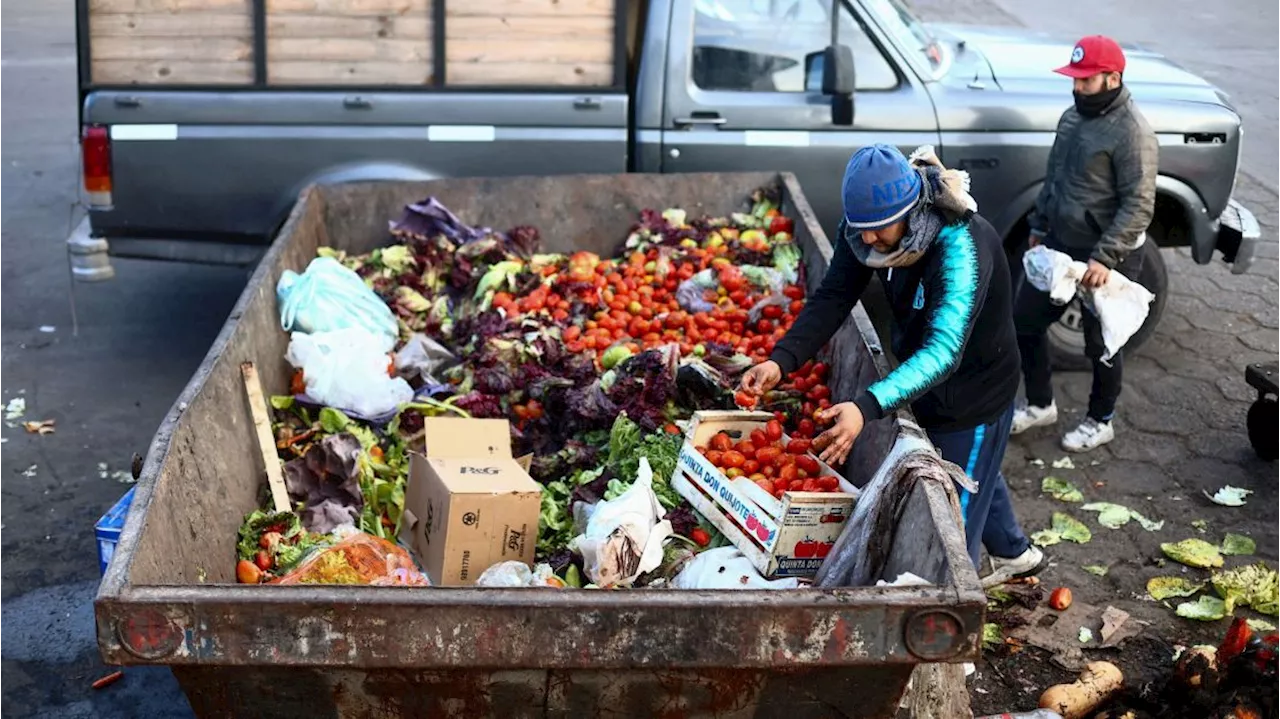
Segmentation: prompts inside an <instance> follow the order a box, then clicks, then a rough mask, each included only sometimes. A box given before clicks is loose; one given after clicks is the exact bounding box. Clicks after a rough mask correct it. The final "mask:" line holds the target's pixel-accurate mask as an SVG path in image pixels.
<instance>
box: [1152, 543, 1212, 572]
mask: <svg viewBox="0 0 1280 719" xmlns="http://www.w3.org/2000/svg"><path fill="white" fill-rule="evenodd" d="M1160 550H1161V551H1162V552H1164V553H1165V556H1167V557H1168V558H1169V559H1172V560H1173V561H1175V562H1181V563H1182V564H1185V565H1187V566H1188V567H1199V568H1201V569H1209V568H1211V567H1221V566H1222V555H1221V554H1219V553H1218V548H1217V547H1215V546H1213V545H1212V544H1209V543H1208V542H1206V541H1204V540H1203V539H1195V538H1192V539H1184V540H1182V541H1181V542H1176V543H1168V542H1166V543H1164V544H1161V545H1160Z"/></svg>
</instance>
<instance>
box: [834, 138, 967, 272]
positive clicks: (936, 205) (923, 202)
mask: <svg viewBox="0 0 1280 719" xmlns="http://www.w3.org/2000/svg"><path fill="white" fill-rule="evenodd" d="M908 161H909V162H910V163H911V167H912V169H914V170H915V171H916V173H917V174H918V175H919V176H920V197H918V198H917V199H916V204H915V206H914V207H912V208H911V211H910V212H909V213H907V217H906V222H907V231H906V233H905V234H904V235H903V237H902V241H901V242H899V243H898V246H897V247H896V248H895V249H894V250H893V251H892V252H888V253H882V252H877V251H876V250H875V249H874V248H872V247H871V246H870V245H868V244H866V243H864V242H863V241H862V232H861V231H860V230H855V229H852V228H850V227H849V226H848V224H847V223H845V222H844V221H843V220H841V222H840V230H841V234H842V235H843V236H844V241H845V242H848V243H849V246H850V247H851V248H852V249H853V254H854V256H855V257H857V258H858V261H859V262H861V263H862V264H864V265H866V266H868V267H876V268H879V267H908V266H910V265H913V264H915V263H916V262H917V261H918V260H919V259H920V258H921V257H923V256H924V253H925V252H927V251H928V250H929V246H930V245H932V244H933V240H934V238H936V237H937V236H938V232H939V231H940V230H942V228H943V227H945V226H947V225H948V224H950V223H951V222H954V221H956V220H962V219H968V217H969V216H970V215H972V214H973V213H975V212H977V211H978V203H977V202H976V201H975V200H974V199H973V197H972V196H971V195H970V194H969V173H967V172H965V171H963V170H949V169H947V168H946V167H943V165H942V161H941V160H939V159H938V156H937V154H936V153H934V150H933V146H932V145H925V146H924V147H921V148H919V149H917V150H916V151H915V152H913V153H911V157H909V158H908Z"/></svg>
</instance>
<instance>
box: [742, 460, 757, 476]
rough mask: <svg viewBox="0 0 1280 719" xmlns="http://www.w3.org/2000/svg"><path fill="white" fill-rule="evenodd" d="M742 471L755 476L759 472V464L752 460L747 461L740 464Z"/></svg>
mask: <svg viewBox="0 0 1280 719" xmlns="http://www.w3.org/2000/svg"><path fill="white" fill-rule="evenodd" d="M742 471H743V472H746V473H747V474H755V473H756V472H759V471H760V463H759V462H757V461H756V460H754V459H748V460H747V461H745V462H743V463H742Z"/></svg>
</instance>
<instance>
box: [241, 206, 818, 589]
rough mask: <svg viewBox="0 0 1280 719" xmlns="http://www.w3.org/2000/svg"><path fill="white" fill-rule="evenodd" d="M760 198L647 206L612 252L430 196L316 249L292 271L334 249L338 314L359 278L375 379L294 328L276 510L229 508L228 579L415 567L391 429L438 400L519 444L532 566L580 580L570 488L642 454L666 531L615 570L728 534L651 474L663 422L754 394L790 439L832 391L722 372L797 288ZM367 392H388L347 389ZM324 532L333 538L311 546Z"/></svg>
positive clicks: (763, 332)
mask: <svg viewBox="0 0 1280 719" xmlns="http://www.w3.org/2000/svg"><path fill="white" fill-rule="evenodd" d="M778 206H779V199H778V195H777V193H776V192H775V191H772V190H761V191H758V192H757V193H755V194H754V195H753V197H752V198H751V202H750V209H749V210H748V211H747V212H743V213H735V214H732V215H731V216H729V217H718V218H700V219H695V218H690V217H687V216H686V213H685V212H684V211H682V210H679V209H668V210H666V211H663V212H656V211H651V210H646V211H644V212H643V213H641V216H640V218H639V222H638V223H636V224H635V225H634V228H633V230H632V231H631V232H630V234H629V236H628V237H627V238H625V243H624V249H623V250H622V251H621V253H620V254H619V255H618V256H617V257H613V258H601V257H599V256H597V255H595V254H592V253H589V252H576V253H574V254H572V255H567V256H566V255H560V254H546V253H543V252H541V241H540V235H539V232H538V230H537V229H535V228H532V227H527V226H520V227H515V228H512V229H510V230H509V231H507V232H499V231H494V230H491V229H488V228H476V227H470V226H468V225H466V224H464V223H463V222H462V221H461V220H459V218H457V217H456V216H454V215H453V214H452V213H451V212H449V210H447V209H446V208H444V207H443V206H442V205H441V204H439V203H438V202H437V201H436V200H434V199H428V200H426V201H424V202H422V203H418V204H414V205H410V206H408V207H406V208H405V210H404V213H403V215H402V216H401V217H400V218H399V219H398V220H397V221H395V222H392V223H391V228H390V235H391V237H390V243H391V244H389V245H388V246H385V247H382V248H379V249H376V250H374V251H372V252H370V253H368V254H364V255H359V256H348V255H346V254H344V253H342V252H335V251H333V250H331V249H328V248H322V249H321V250H320V252H319V258H318V259H316V260H314V261H313V262H312V265H311V267H310V268H308V271H307V274H308V275H310V274H312V273H313V272H316V271H318V270H326V271H328V270H331V271H332V272H333V273H335V276H336V275H337V274H341V273H344V272H347V270H353V271H354V272H355V274H356V275H358V276H359V278H361V279H362V280H363V285H364V286H363V287H357V288H355V289H353V290H352V292H354V293H356V294H351V295H349V296H346V297H334V298H325V297H320V298H319V299H316V298H312V299H313V304H314V305H318V306H317V307H313V308H312V309H313V310H315V312H316V313H317V314H318V315H321V314H323V313H324V311H326V310H327V309H333V308H337V307H339V305H340V308H341V311H343V312H348V313H350V312H352V311H353V308H357V309H358V308H360V307H362V305H361V304H360V301H361V296H359V293H360V292H365V291H366V290H365V288H368V290H372V292H371V293H369V294H370V295H373V296H376V298H378V299H379V300H380V302H381V303H382V305H383V306H384V307H385V308H386V309H387V310H389V311H390V313H391V314H392V315H393V316H394V324H393V326H394V327H395V328H396V331H395V332H394V333H393V336H388V337H386V338H385V341H386V344H385V345H383V346H382V347H380V348H377V349H375V350H373V358H372V359H371V360H369V362H372V363H373V364H375V365H377V366H379V367H381V368H384V369H382V370H379V373H380V374H381V376H380V377H379V378H378V384H377V385H376V386H361V387H360V388H359V389H358V390H353V391H346V389H345V388H344V387H342V386H341V382H340V381H339V380H343V379H345V378H344V377H336V376H324V375H322V373H321V372H320V371H319V370H313V367H318V366H319V365H312V364H310V363H309V361H310V360H309V358H308V356H307V352H306V350H307V346H306V345H305V343H304V342H303V340H305V339H306V338H305V337H302V338H301V339H300V338H299V333H297V332H295V333H294V335H293V338H294V341H293V343H292V344H291V345H290V351H289V360H290V362H292V363H293V364H294V366H295V367H298V369H297V371H296V373H295V375H294V377H293V385H292V387H291V394H290V395H285V396H276V397H272V398H271V400H270V402H271V405H272V408H273V431H274V436H275V440H276V449H277V450H278V454H279V459H280V461H281V462H282V463H283V470H284V478H285V481H286V484H287V486H288V492H289V495H290V499H291V500H292V502H293V503H295V504H296V505H297V508H296V513H295V512H294V511H290V512H283V513H279V512H272V511H269V510H261V511H257V512H254V513H253V514H250V515H249V516H248V517H247V518H246V520H245V522H244V524H243V526H242V528H241V530H240V542H239V545H238V547H239V559H240V560H241V561H240V563H239V565H238V572H237V576H238V578H239V580H240V581H241V582H245V583H259V582H271V583H292V582H324V583H375V584H424V583H425V580H424V579H423V578H422V577H421V576H420V575H419V574H418V573H417V572H416V570H415V569H414V568H413V563H412V561H406V560H407V559H408V554H407V553H406V552H405V551H404V550H403V548H401V547H400V546H398V545H396V544H394V542H395V539H396V537H397V536H399V533H400V530H401V528H402V526H403V523H404V521H405V517H404V500H405V487H406V482H407V478H408V469H409V457H408V447H410V446H412V443H413V442H414V441H415V440H417V439H419V438H420V436H421V431H422V428H423V419H424V417H430V416H439V415H453V416H460V417H476V418H482V417H483V418H506V419H509V420H510V422H511V428H512V429H511V432H512V437H511V439H512V445H513V448H514V450H515V454H516V456H520V455H524V454H533V455H534V457H535V458H534V459H533V460H532V465H531V468H530V475H531V476H532V477H533V478H534V479H535V480H536V481H537V482H539V483H540V484H541V485H542V487H543V491H542V509H541V517H540V520H539V537H538V541H537V551H536V558H537V561H538V562H539V563H540V564H545V565H548V566H549V572H548V570H547V569H545V568H544V569H542V578H543V579H544V580H545V582H546V583H548V584H551V585H554V586H574V587H577V586H584V585H587V586H590V583H589V582H584V580H583V572H582V569H583V568H582V558H581V556H580V554H579V553H577V552H575V551H574V549H573V547H572V540H573V539H574V536H575V522H574V517H575V505H578V504H586V505H591V504H594V503H597V502H599V501H601V500H610V499H613V498H616V497H618V496H619V495H621V494H622V493H623V492H624V491H626V490H627V489H628V488H629V487H630V486H631V485H632V484H633V483H634V482H635V481H636V479H637V475H638V473H639V471H640V464H641V462H640V460H641V458H645V459H647V463H648V465H649V467H650V468H651V470H652V476H653V479H652V485H653V491H654V493H655V495H656V496H657V499H658V501H659V502H660V503H661V505H662V507H663V508H664V509H665V511H666V514H665V518H666V519H668V520H670V521H671V523H672V527H673V530H674V535H678V536H677V537H675V538H676V539H680V538H683V541H669V542H667V544H666V560H667V561H664V562H663V565H662V567H660V568H659V569H657V570H655V571H653V572H650V573H648V574H645V575H642V576H641V577H639V578H638V579H636V580H635V582H634V586H645V585H648V584H654V583H660V582H658V580H670V578H671V576H672V572H673V571H674V569H675V568H678V567H679V566H680V565H681V563H682V562H684V561H687V560H688V559H689V558H690V556H691V555H693V554H695V553H697V552H701V551H704V550H706V549H709V548H715V547H719V546H724V545H725V544H727V540H725V538H724V537H723V536H722V535H720V534H719V533H718V532H717V531H716V530H715V529H714V528H713V527H712V526H711V525H710V524H709V523H707V522H706V521H705V520H702V519H701V518H700V517H699V516H697V515H696V514H695V513H694V511H693V510H692V508H691V507H690V506H689V505H688V504H687V503H686V502H685V501H684V500H683V499H682V498H681V497H680V496H679V495H678V494H677V493H676V492H675V491H674V490H673V489H672V488H671V487H670V486H669V484H668V479H669V478H670V476H671V475H672V472H673V471H674V469H675V463H676V458H677V456H678V454H679V450H680V447H681V444H682V442H683V428H684V424H683V422H684V421H685V420H687V419H688V418H689V417H690V415H691V414H692V413H693V412H694V411H697V410H707V409H731V408H733V407H735V405H737V406H743V407H752V408H754V409H762V410H765V411H769V412H773V413H775V418H776V419H777V421H778V422H779V423H781V424H782V425H784V426H785V430H786V432H787V433H788V435H789V436H790V437H791V438H792V439H793V440H805V439H810V438H812V437H814V436H815V435H816V434H817V433H818V432H819V431H820V428H819V427H818V426H816V424H815V417H816V416H817V411H818V410H820V409H823V408H826V407H829V406H830V404H831V399H830V394H831V393H830V390H829V389H828V387H827V385H826V384H825V381H826V368H825V367H824V366H823V365H822V364H821V363H818V364H814V363H809V364H806V365H805V366H804V367H802V368H800V370H799V371H797V372H796V373H794V374H793V375H792V376H790V377H789V378H787V379H786V380H785V382H784V383H783V384H782V385H780V386H779V387H778V388H777V389H776V390H775V391H773V392H771V393H768V394H766V395H765V397H764V398H763V401H762V402H761V403H760V405H759V406H755V401H754V398H752V397H749V396H743V395H737V396H735V393H734V391H733V388H734V387H735V386H736V385H737V383H738V380H739V378H740V376H741V374H742V373H743V372H745V371H746V370H747V369H748V368H750V367H751V366H752V365H753V364H754V363H757V362H760V361H762V360H763V359H764V358H766V357H768V355H769V353H770V351H771V350H772V348H773V346H774V343H775V342H776V341H777V340H778V339H780V338H781V337H782V335H783V334H784V333H785V332H786V330H787V328H788V327H790V326H791V324H792V322H793V321H794V319H795V317H796V315H797V314H798V313H799V312H800V310H801V308H802V307H803V306H804V291H803V289H802V287H803V280H804V277H803V273H804V268H803V266H802V264H801V262H800V260H801V255H800V250H799V248H798V247H797V243H796V242H795V240H794V238H793V237H792V231H793V224H792V220H791V219H789V218H786V217H784V216H783V215H781V214H780V213H779V211H778ZM620 239H622V238H620ZM326 265H328V267H326ZM344 268H345V269H344ZM348 274H349V273H348ZM303 279H305V276H304V277H303ZM295 280H298V276H294V277H292V278H288V279H287V280H282V283H281V287H282V288H285V289H288V288H287V286H288V285H289V284H290V283H291V282H294V281H295ZM337 286H338V285H337V284H333V285H331V287H337ZM294 294H299V293H297V292H295V293H294ZM313 294H314V293H313ZM281 299H282V308H281V312H282V322H283V323H284V324H285V326H286V328H289V327H290V325H293V327H294V328H296V327H299V326H305V317H303V316H302V315H303V314H305V312H306V311H307V308H305V307H303V308H302V309H299V308H298V306H297V305H296V303H295V302H294V299H293V298H292V297H290V298H289V301H287V302H286V301H285V300H284V290H282V291H281ZM325 301H328V302H331V306H330V307H328V308H326V307H325V306H324V302H325ZM380 311H385V310H381V309H378V308H369V311H368V312H366V314H369V315H371V316H372V315H376V314H377V312H380ZM356 320H357V321H353V322H352V324H359V320H360V318H359V317H357V318H356ZM365 324H368V323H365ZM366 336H367V333H366ZM313 354H314V353H313ZM304 367H305V370H306V371H304V369H303V368H304ZM330 374H332V373H330ZM369 397H385V398H386V401H385V402H382V403H381V404H380V405H379V406H372V405H370V404H369V403H368V402H364V403H363V404H361V403H359V402H357V400H367V399H368V398H369ZM347 398H350V399H347ZM353 405H360V406H353ZM570 408H572V411H570ZM775 433H776V431H775ZM708 451H710V448H708ZM729 451H732V450H729ZM771 451H772V448H771ZM719 454H720V455H721V456H720V457H717V461H718V462H720V461H723V456H724V454H725V452H720V453H719ZM736 454H737V453H735V456H733V457H731V458H730V460H729V461H730V462H732V463H735V464H736V465H737V466H736V467H727V468H728V469H729V470H730V471H732V472H734V473H735V474H737V473H746V474H748V475H749V476H751V477H752V478H753V479H756V480H757V484H760V485H761V486H765V487H766V488H767V490H768V491H770V493H774V494H781V492H782V491H785V490H787V489H800V488H801V487H802V486H804V480H803V478H801V477H799V476H797V475H796V471H797V470H796V469H795V468H794V467H793V468H792V469H791V470H788V473H787V474H786V475H783V474H782V467H781V466H780V465H779V466H775V464H774V463H761V462H759V461H757V460H755V459H751V464H750V465H748V464H746V462H747V459H748V458H747V457H745V456H744V457H741V459H742V462H741V463H739V462H738V457H736ZM744 465H745V466H744ZM784 476H785V477H786V479H784V478H783V477H784ZM263 506H271V505H270V504H269V503H268V502H264V504H263ZM337 547H342V548H343V552H342V556H341V557H336V556H334V555H336V553H335V552H333V551H327V552H326V551H324V550H332V549H334V548H337ZM362 553H363V554H362ZM316 557H320V558H321V559H323V560H324V561H323V562H317V561H315V558H316ZM331 557H332V558H331ZM392 557H394V558H395V562H394V563H395V567H394V570H393V571H392V572H384V570H383V569H382V567H381V565H378V561H379V560H380V559H381V558H385V559H387V561H388V563H391V559H392ZM363 564H372V565H377V566H376V567H375V568H374V569H370V570H368V571H365V570H364V569H362V568H361V567H362V566H363ZM548 574H550V576H547V575H548Z"/></svg>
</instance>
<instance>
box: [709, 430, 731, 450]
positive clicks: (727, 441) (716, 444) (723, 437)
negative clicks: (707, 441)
mask: <svg viewBox="0 0 1280 719" xmlns="http://www.w3.org/2000/svg"><path fill="white" fill-rule="evenodd" d="M711 448H712V449H718V450H720V451H721V452H724V451H725V450H729V449H732V448H733V439H732V438H731V437H729V435H727V434H725V433H724V432H717V433H716V435H715V436H714V437H712V438H711Z"/></svg>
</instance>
